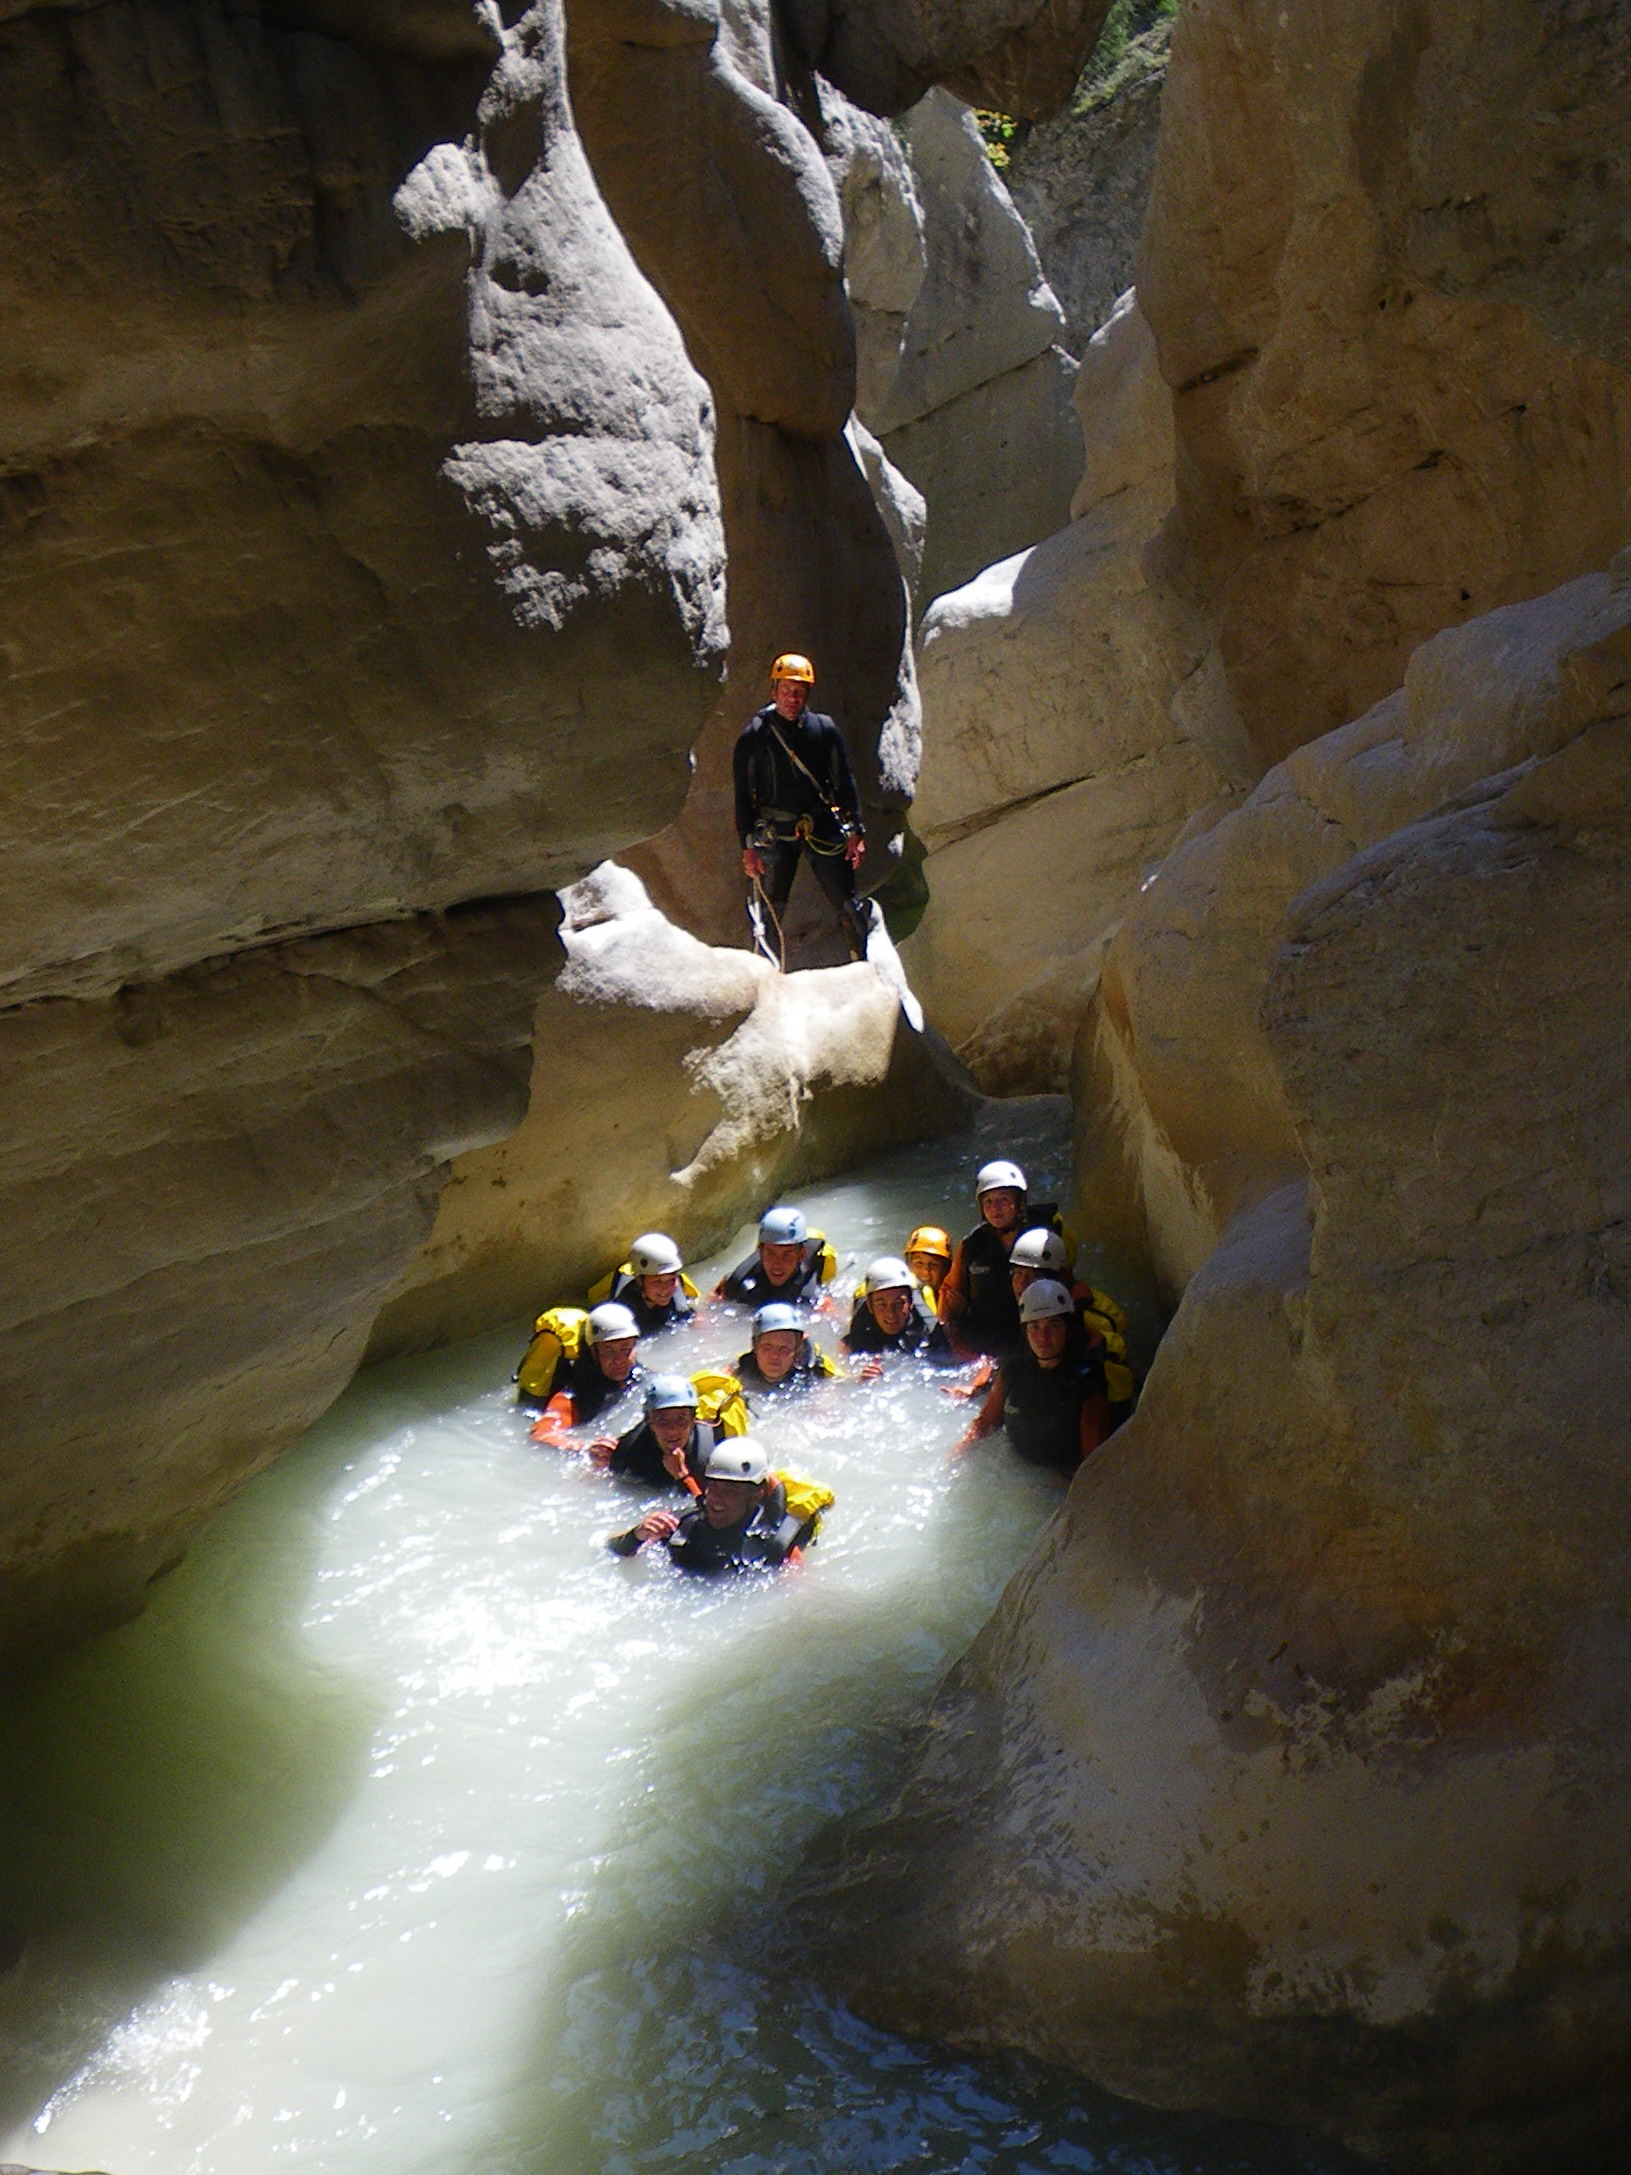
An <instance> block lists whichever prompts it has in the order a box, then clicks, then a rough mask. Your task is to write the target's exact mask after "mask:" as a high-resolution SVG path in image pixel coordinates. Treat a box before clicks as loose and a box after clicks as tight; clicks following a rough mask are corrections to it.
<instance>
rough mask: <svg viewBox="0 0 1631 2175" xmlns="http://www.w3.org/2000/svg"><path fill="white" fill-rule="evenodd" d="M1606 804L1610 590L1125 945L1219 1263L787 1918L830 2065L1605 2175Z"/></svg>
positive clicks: (1624, 948)
mask: <svg viewBox="0 0 1631 2175" xmlns="http://www.w3.org/2000/svg"><path fill="white" fill-rule="evenodd" d="M1628 781H1631V564H1628V563H1627V561H1626V559H1625V557H1624V556H1623V555H1622V558H1621V559H1620V560H1619V561H1617V562H1616V566H1615V569H1614V570H1613V572H1612V573H1611V574H1609V575H1597V576H1593V577H1589V578H1585V579H1582V580H1579V581H1576V582H1574V583H1571V584H1570V585H1568V586H1567V587H1565V588H1564V589H1563V590H1561V591H1559V592H1557V593H1555V594H1553V595H1551V596H1547V597H1544V598H1541V599H1538V600H1536V601H1535V602H1534V603H1533V604H1531V605H1527V606H1517V607H1512V608H1510V609H1508V610H1505V611H1502V612H1497V613H1494V614H1491V615H1489V616H1488V617H1486V618H1485V619H1483V620H1481V621H1478V622H1475V623H1473V624H1472V625H1469V626H1467V627H1465V628H1461V629H1456V630H1452V631H1451V632H1448V633H1446V634H1444V635H1441V636H1440V637H1439V638H1438V639H1437V640H1436V641H1434V642H1433V643H1430V644H1429V645H1427V647H1426V649H1425V650H1424V651H1422V652H1421V653H1419V655H1418V658H1417V660H1415V662H1414V663H1413V665H1412V670H1411V674H1410V676H1409V679H1408V681H1407V686H1406V688H1405V690H1404V693H1403V695H1402V696H1401V697H1400V698H1398V699H1397V700H1395V701H1393V702H1390V703H1387V704H1383V705H1381V706H1379V708H1378V710H1377V711H1376V712H1375V713H1373V714H1372V716H1370V717H1369V718H1367V719H1364V720H1361V721H1360V723H1359V724H1357V725H1356V726H1353V727H1350V728H1349V729H1348V730H1347V731H1345V732H1343V733H1339V734H1336V735H1333V736H1331V737H1330V739H1329V740H1328V741H1325V742H1320V743H1316V744H1315V745H1314V746H1312V747H1310V748H1308V749H1305V750H1303V751H1302V752H1301V753H1300V754H1299V755H1298V756H1296V757H1294V758H1293V759H1292V760H1291V761H1290V762H1289V763H1287V764H1286V765H1284V766H1283V767H1282V769H1281V770H1280V771H1278V772H1276V773H1274V774H1272V775H1271V777H1270V778H1268V779H1266V780H1265V781H1264V783H1263V786H1262V787H1261V788H1260V789H1259V791H1258V792H1257V793H1256V794H1255V795H1254V796H1253V797H1252V799H1251V801H1250V802H1248V803H1247V805H1246V806H1245V807H1244V808H1243V809H1242V810H1241V811H1240V812H1239V813H1238V814H1235V815H1233V816H1230V817H1227V818H1225V819H1224V821H1223V822H1221V823H1219V824H1218V825H1216V826H1215V828H1213V829H1212V830H1211V831H1210V832H1209V833H1208V834H1207V835H1205V836H1203V837H1201V838H1199V839H1197V840H1196V841H1195V842H1193V843H1191V844H1190V845H1189V846H1187V847H1185V848H1184V849H1183V850H1182V851H1180V852H1179V853H1177V854H1175V855H1174V856H1173V858H1172V860H1171V862H1169V864H1168V867H1167V869H1166V870H1165V871H1164V872H1163V874H1162V876H1161V877H1160V879H1159V880H1158V882H1157V884H1156V885H1155V886H1154V887H1153V888H1152V890H1151V891H1150V892H1148V893H1146V894H1145V897H1144V899H1143V901H1142V902H1141V904H1140V906H1139V907H1138V908H1137V909H1136V910H1135V915H1134V917H1133V918H1132V921H1131V922H1130V924H1129V927H1128V929H1127V930H1125V931H1124V932H1123V935H1122V937H1121V938H1120V939H1119V940H1118V952H1119V951H1120V950H1121V948H1122V947H1125V946H1128V945H1129V944H1130V943H1132V942H1133V940H1134V939H1136V941H1137V959H1138V963H1139V976H1140V979H1139V981H1138V983H1137V987H1136V989H1135V991H1134V993H1133V996H1132V999H1131V1001H1130V1005H1129V1010H1128V1014H1127V1017H1126V1019H1124V1020H1123V1021H1122V1022H1121V1032H1122V1034H1123V1035H1124V1038H1125V1040H1124V1049H1125V1054H1126V1063H1127V1067H1128V1078H1129V1079H1130V1080H1131V1081H1132V1082H1133V1083H1135V1084H1137V1085H1141V1084H1142V1083H1143V1082H1144V1080H1145V1079H1146V1078H1147V1077H1148V1078H1149V1079H1151V1080H1152V1081H1153V1082H1154V1083H1155V1089H1156V1090H1160V1091H1165V1092H1168V1093H1169V1095H1170V1097H1171V1100H1170V1102H1169V1104H1168V1105H1167V1106H1165V1107H1167V1108H1168V1109H1169V1110H1171V1109H1173V1108H1179V1109H1181V1114H1182V1116H1183V1118H1184V1119H1185V1121H1186V1122H1187V1125H1188V1127H1189V1132H1188V1135H1187V1136H1180V1135H1179V1134H1178V1133H1177V1132H1176V1131H1175V1130H1172V1129H1169V1130H1168V1133H1167V1136H1166V1142H1165V1146H1166V1152H1167V1153H1168V1155H1169V1157H1170V1158H1171V1160H1172V1164H1173V1168H1174V1171H1175V1172H1176V1174H1177V1176H1178V1178H1179V1179H1180V1180H1188V1181H1189V1182H1190V1183H1191V1184H1192V1185H1193V1187H1194V1190H1195V1192H1196V1195H1197V1198H1198V1199H1200V1200H1201V1201H1202V1204H1203V1206H1204V1210H1205V1213H1206V1214H1207V1215H1208V1216H1210V1218H1211V1219H1212V1221H1213V1224H1214V1226H1216V1225H1217V1224H1220V1223H1222V1222H1223V1221H1224V1220H1225V1218H1226V1217H1228V1218H1230V1219H1231V1220H1229V1221H1228V1225H1227V1229H1226V1230H1225V1231H1224V1233H1223V1236H1222V1238H1221V1240H1220V1241H1219V1243H1218V1244H1217V1245H1216V1246H1215V1247H1214V1248H1213V1249H1212V1250H1211V1252H1210V1253H1209V1254H1208V1255H1207V1257H1206V1258H1205V1260H1204V1261H1203V1262H1202V1263H1201V1265H1200V1266H1199V1267H1198V1268H1196V1269H1195V1271H1194V1273H1193V1275H1192V1276H1191V1277H1190V1280H1189V1282H1188V1284H1187V1287H1186V1289H1185V1292H1184V1297H1183V1301H1182V1304H1181V1306H1180V1308H1179V1311H1178V1314H1177V1317H1176V1320H1175V1321H1174V1324H1173V1326H1172V1329H1171V1331H1170V1332H1169V1334H1168V1337H1167V1339H1166V1341H1165V1342H1164V1344H1163V1345H1162V1347H1161V1350H1160V1352H1159V1354H1158V1356H1157V1359H1156V1362H1155V1365H1154V1368H1153V1369H1152V1372H1151V1374H1150V1378H1149V1383H1148V1386H1147V1389H1146V1392H1145V1396H1144V1400H1143V1403H1142V1405H1141V1408H1140V1410H1139V1412H1138V1414H1137V1415H1136V1417H1135V1418H1134V1419H1133V1420H1132V1421H1131V1422H1130V1423H1129V1424H1128V1425H1127V1426H1126V1427H1125V1428H1124V1429H1123V1430H1122V1431H1121V1432H1120V1433H1119V1434H1118V1435H1117V1436H1116V1437H1115V1438H1114V1440H1113V1441H1112V1442H1111V1444H1110V1445H1109V1446H1108V1447H1107V1448H1106V1449H1104V1450H1103V1451H1101V1452H1100V1453H1099V1454H1098V1455H1097V1456H1096V1457H1095V1458H1094V1459H1093V1460H1092V1461H1091V1462H1090V1463H1089V1465H1088V1466H1087V1467H1086V1468H1085V1470H1084V1471H1083V1472H1082V1474H1081V1475H1080V1476H1079V1477H1078V1479H1077V1481H1076V1483H1075V1485H1074V1487H1073V1489H1072V1491H1071V1495H1070V1498H1069V1502H1068V1505H1067V1508H1066V1511H1065V1514H1064V1516H1063V1517H1062V1519H1061V1520H1060V1521H1059V1522H1058V1523H1057V1524H1056V1525H1055V1527H1054V1528H1053V1529H1052V1530H1051V1531H1050V1533H1049V1534H1048V1536H1047V1537H1046V1539H1045V1540H1044V1542H1043V1544H1042V1546H1041V1548H1040V1550H1039V1551H1038V1553H1037V1555H1036V1556H1035V1557H1034V1558H1033V1560H1032V1562H1031V1563H1030V1565H1028V1566H1027V1568H1026V1569H1025V1571H1023V1572H1022V1573H1021V1575H1020V1577H1019V1578H1018V1579H1017V1580H1016V1581H1015V1583H1014V1585H1013V1586H1012V1587H1011V1588H1010V1591H1009V1593H1008V1595H1007V1597H1006V1598H1005V1601H1004V1603H1003V1606H1002V1608H1001V1610H1000V1611H999V1614H998V1617H997V1620H996V1622H995V1624H994V1625H993V1626H992V1628H991V1629H990V1630H989V1631H988V1632H987V1633H986V1634H985V1635H984V1636H983V1637H982V1639H981V1641H980V1642H979V1644H978V1645H977V1647H976V1648H975V1650H974V1652H973V1654H972V1655H971V1656H970V1657H969V1659H968V1661H967V1662H966V1663H965V1664H964V1665H963V1667H962V1669H961V1670H960V1672H959V1673H958V1676H957V1677H956V1678H955V1679H954V1680H953V1683H952V1684H951V1686H950V1687H949V1688H948V1690H947V1691H946V1693H945V1694H944V1695H943V1697H942V1700H941V1703H940V1707H939V1710H938V1713H937V1715H936V1717H935V1724H936V1726H935V1727H934V1729H933V1730H931V1731H930V1732H928V1733H926V1742H925V1745H924V1748H923V1750H922V1751H921V1753H920V1755H919V1757H918V1759H917V1761H916V1764H915V1767H914V1770H913V1774H912V1777H911V1779H910V1780H909V1782H908V1784H907V1786H906V1788H905V1791H904V1792H903V1794H902V1796H901V1797H900V1799H899V1800H898V1801H897V1802H896V1804H895V1805H894V1806H893V1807H892V1808H891V1809H889V1810H888V1811H887V1812H886V1813H885V1814H884V1815H883V1816H881V1817H880V1818H879V1819H878V1820H876V1821H874V1822H873V1823H871V1824H870V1825H869V1826H868V1827H867V1828H865V1829H863V1830H862V1832H861V1833H860V1834H859V1835H858V1836H855V1837H853V1838H852V1839H851V1843H850V1845H849V1849H848V1854H847V1856H846V1858H845V1860H844V1864H843V1867H842V1868H841V1870H840V1872H839V1873H838V1874H837V1876H836V1878H835V1881H834V1883H833V1885H832V1887H831V1889H830V1891H829V1892H828V1893H827V1894H826V1896H825V1898H824V1903H823V1912H822V1913H817V1914H816V1915H817V1917H818V1918H819V1917H821V1916H822V1915H823V1914H824V1913H826V1912H833V1913H836V1914H837V1923H836V1925H834V1926H833V1927H832V1929H831V1936H830V1937H831V1939H832V1941H833V1943H834V1944H835V1950H834V1952H835V1954H836V1955H837V1957H838V1963H837V1969H838V1972H839V1975H840V1977H841V1978H842V1979H843V1980H844V1981H845V1983H846V1985H847V1987H848V1990H849V1992H850V1993H851V1995H852V1996H853V1997H855V1998H858V1999H859V2000H861V2001H862V2003H863V2004H864V2005H865V2006H866V2007H867V2008H868V2009H869V2010H870V2011H872V2012H873V2013H877V2014H881V2015H884V2016H887V2017H888V2018H889V2019H890V2020H891V2021H893V2022H895V2023H899V2024H904V2025H906V2026H908V2027H909V2028H911V2029H913V2030H918V2031H924V2032H929V2033H934V2034H937V2035H949V2036H952V2037H954V2038H956V2039H957V2040H958V2041H959V2042H960V2043H963V2044H993V2043H994V2044H1014V2043H1020V2044H1023V2045H1025V2046H1027V2047H1029V2048H1031V2049H1032V2050H1033V2051H1035V2052H1036V2053H1039V2054H1041V2055H1043V2056H1045V2057H1047V2058H1049V2059H1052V2060H1055V2061H1062V2062H1065V2063H1068V2064H1070V2065H1072V2066H1075V2067H1078V2068H1081V2069H1085V2070H1087V2071H1088V2072H1089V2073H1090V2074H1092V2075H1093V2076H1095V2077H1097V2078H1099V2079H1101V2080H1102V2081H1103V2082H1105V2083H1107V2084H1109V2085H1111V2086H1112V2087H1113V2088H1115V2089H1117V2090H1120V2091H1123V2092H1126V2093H1130V2094H1132V2095H1134V2096H1136V2097H1139V2098H1143V2099H1148V2100H1151V2101H1155V2102H1157V2103H1160V2104H1163V2105H1170V2106H1185V2105H1204V2106H1209V2107H1216V2108H1223V2109H1228V2110H1230V2111H1234V2112H1239V2113H1243V2114H1250V2115H1257V2116H1262V2117H1266V2118H1268V2119H1271V2120H1275V2121H1291V2122H1295V2123H1300V2124H1306V2125H1310V2126H1313V2127H1316V2128H1319V2129H1321V2130H1324V2131H1326V2132H1329V2133H1332V2134H1335V2135H1338V2136H1341V2137H1343V2138H1345V2139H1346V2140H1347V2141H1348V2142H1349V2143H1351V2144H1353V2145H1356V2146H1357V2147H1359V2148H1360V2149H1362V2150H1364V2151H1366V2152H1369V2153H1372V2154H1375V2155H1376V2156H1378V2157H1380V2158H1382V2159H1383V2160H1384V2161H1386V2163H1387V2164H1389V2165H1393V2166H1398V2167H1400V2168H1406V2169H1411V2170H1417V2169H1443V2170H1460V2169H1466V2170H1479V2171H1488V2170H1507V2169H1510V2170H1517V2169H1521V2168H1527V2167H1531V2166H1540V2165H1561V2164H1578V2165H1582V2166H1587V2165H1596V2164H1601V2158H1600V2156H1601V2155H1602V2154H1605V2153H1609V2152H1611V2151H1612V2150H1613V2149H1614V2144H1615V2141H1616V2140H1617V2139H1618V2138H1619V2137H1620V2136H1622V2135H1623V2134H1624V2125H1625V2123H1626V2120H1627V2118H1628V2115H1631V2095H1628V2092H1627V2086H1626V2079H1625V2067H1624V2048H1625V2044H1626V2038H1627V2031H1628V2028H1631V1983H1628V1981H1627V1979H1626V1977H1625V1973H1624V1970H1623V1965H1622V1961H1621V1959H1622V1958H1623V1955H1624V1953H1625V1946H1626V1942H1627V1939H1628V1936H1631V1851H1628V1848H1627V1842H1626V1832H1625V1825H1624V1819H1623V1802H1624V1795H1625V1791H1626V1788H1627V1784H1628V1782H1631V1727H1628V1724H1627V1719H1626V1716H1627V1710H1626V1705H1625V1700H1624V1685H1625V1681H1626V1673H1627V1670H1628V1668H1631V1650H1628V1647H1627V1641H1626V1635H1625V1628H1624V1627H1625V1622H1626V1616H1627V1604H1628V1600H1631V1589H1628V1587H1627V1574H1626V1565H1627V1563H1628V1562H1631V1546H1628V1544H1631V1485H1628V1480H1627V1470H1628V1469H1627V1464H1626V1459H1625V1434H1626V1419H1625V1414H1626V1411H1627V1409H1628V1396H1631V1335H1628V1333H1627V1330H1628V1322H1631V1248H1628V1246H1627V1242H1626V1236H1625V1234H1626V1232H1627V1230H1628V1229H1631V1127H1628V1123H1627V1111H1628V1110H1631V1051H1628V1045H1627V1041H1626V1037H1625V1033H1624V991H1625V988H1626V983H1627V975H1628V972H1631V887H1628V885H1627V882H1626V872H1627V868H1628V866H1631V818H1628V815H1627V807H1628V801H1627V794H1626V787H1627V783H1628ZM1310 878H1313V879H1314V880H1313V881H1310V880H1309V879H1310ZM1169 890H1170V895H1169V896H1168V897H1167V898H1165V899H1163V893H1167V892H1169ZM1141 923H1142V924H1143V926H1142V927H1139V926H1138V925H1139V924H1141ZM1163 979H1164V980H1165V981H1167V982H1168V983H1170V984H1171V985H1172V988H1173V990H1174V991H1175V992H1176V994H1175V995H1174V996H1173V999H1172V1002H1171V1004H1170V1006H1169V1008H1167V1009H1166V1010H1164V1011H1162V1010H1160V1009H1159V1008H1157V1007H1153V1006H1152V1005H1151V1004H1150V1003H1149V1002H1148V1001H1147V1000H1148V999H1150V998H1153V997H1154V995H1155V992H1156V990H1157V988H1158V986H1159V985H1160V984H1161V982H1162V981H1163ZM1219 985H1222V986H1221V987H1220V986H1219ZM1196 1037H1199V1038H1201V1040H1202V1042H1203V1045H1204V1047H1203V1048H1202V1050H1201V1052H1200V1054H1199V1055H1198V1056H1197V1057H1196V1058H1195V1059H1194V1062H1193V1069H1192V1071H1191V1072H1190V1073H1189V1075H1188V1077H1189V1079H1190V1081H1191V1085H1192V1087H1193V1090H1194V1092H1193V1093H1192V1094H1191V1095H1189V1096H1187V1097H1185V1098H1183V1100H1182V1101H1181V1103H1180V1100H1179V1096H1178V1093H1177V1090H1176V1089H1175V1087H1174V1086H1173V1083H1174V1082H1176V1081H1179V1080H1181V1079H1183V1078H1184V1077H1185V1068H1186V1067H1187V1066H1188V1065H1189V1063H1190V1056H1189V1053H1190V1047H1191V1044H1192V1041H1193V1040H1194V1038H1196ZM1243 1043H1244V1044H1246V1045H1249V1047H1245V1048H1240V1045H1241V1044H1243ZM1231 1049H1239V1055H1240V1063H1239V1065H1238V1067H1237V1069H1236V1071H1235V1073H1234V1074H1233V1075H1232V1076H1231V1075H1230V1074H1229V1073H1228V1071H1227V1069H1226V1062H1225V1060H1226V1058H1227V1055H1228V1053H1229V1052H1230V1051H1231ZM1152 1092H1154V1091H1152ZM1205 1097H1210V1103H1208V1102H1207V1101H1205V1100H1203V1098H1205ZM1231 1157H1232V1158H1234V1163H1233V1166H1232V1167H1231V1165H1230V1163H1229V1159H1230V1158H1231ZM1220 1172H1221V1173H1222V1174H1223V1175H1222V1177H1221V1178H1220V1177H1219V1175H1218V1174H1219V1173H1220ZM1276 1179H1279V1180H1280V1181H1282V1182H1280V1183H1278V1184H1276V1182H1275V1181H1276ZM1231 1188H1232V1193H1231V1191H1230V1189H1231ZM1146 1200H1147V1203H1148V1204H1149V1208H1150V1212H1151V1213H1152V1215H1153V1214H1154V1213H1155V1212H1156V1210H1157V1209H1158V1208H1159V1206H1160V1203H1159V1201H1158V1200H1157V1199H1156V1197H1155V1194H1154V1191H1153V1189H1152V1190H1151V1192H1150V1193H1149V1194H1148V1195H1147V1196H1146ZM1181 1237H1182V1234H1181V1233H1180V1240H1181ZM855 1882H858V1883H859V1886H858V1888H857V1887H855V1886H853V1885H852V1883H855ZM823 1938H824V1939H825V1938H827V1936H825V1935H824V1936H823Z"/></svg>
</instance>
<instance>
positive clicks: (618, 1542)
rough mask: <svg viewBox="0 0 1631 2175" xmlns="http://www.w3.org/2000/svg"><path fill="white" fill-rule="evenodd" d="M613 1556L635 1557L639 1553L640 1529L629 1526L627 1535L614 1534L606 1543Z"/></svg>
mask: <svg viewBox="0 0 1631 2175" xmlns="http://www.w3.org/2000/svg"><path fill="white" fill-rule="evenodd" d="M606 1546H607V1547H608V1548H609V1549H610V1550H611V1552H612V1554H613V1555H614V1556H636V1555H638V1554H639V1552H640V1528H639V1527H638V1526H630V1528H629V1530H628V1531H627V1533H614V1534H613V1535H612V1537H611V1539H610V1540H609V1541H608V1542H607V1543H606Z"/></svg>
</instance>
